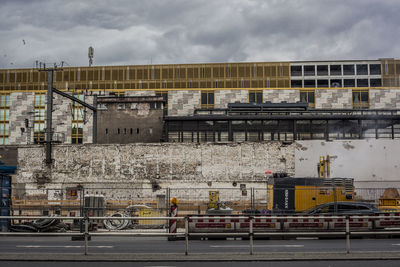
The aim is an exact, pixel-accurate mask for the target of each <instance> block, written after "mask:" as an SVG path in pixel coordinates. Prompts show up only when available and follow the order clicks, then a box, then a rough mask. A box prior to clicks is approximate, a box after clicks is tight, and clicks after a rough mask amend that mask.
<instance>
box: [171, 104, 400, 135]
mask: <svg viewBox="0 0 400 267" xmlns="http://www.w3.org/2000/svg"><path fill="white" fill-rule="evenodd" d="M219 111H221V110H219ZM213 114H215V113H213V111H211V112H210V113H209V114H206V115H200V114H197V115H195V116H168V117H165V118H164V120H165V123H166V127H165V129H167V133H166V134H167V136H165V137H164V140H168V141H176V142H204V141H206V142H215V141H263V140H281V141H294V140H311V139H317V140H334V139H365V138H376V139H378V138H389V139H397V138H400V110H348V109H346V110H312V111H310V110H308V111H293V110H286V111H283V110H279V111H277V110H269V111H268V112H265V111H260V112H254V111H253V110H241V111H240V112H239V113H236V112H235V113H226V114H215V115H213Z"/></svg>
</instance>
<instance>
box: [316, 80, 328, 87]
mask: <svg viewBox="0 0 400 267" xmlns="http://www.w3.org/2000/svg"><path fill="white" fill-rule="evenodd" d="M317 86H318V87H329V82H328V80H317Z"/></svg>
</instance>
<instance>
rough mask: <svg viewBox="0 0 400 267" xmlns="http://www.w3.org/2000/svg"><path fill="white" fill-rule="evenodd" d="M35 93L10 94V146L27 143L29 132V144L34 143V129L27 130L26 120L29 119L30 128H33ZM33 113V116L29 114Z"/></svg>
mask: <svg viewBox="0 0 400 267" xmlns="http://www.w3.org/2000/svg"><path fill="white" fill-rule="evenodd" d="M34 99H35V94H34V93H11V94H10V117H9V121H10V124H9V139H8V142H9V144H10V145H14V144H15V145H19V144H26V143H27V134H28V133H27V132H28V131H29V130H31V133H30V134H28V136H30V138H29V139H30V140H29V143H31V142H32V141H33V129H29V130H28V129H25V131H24V133H22V132H21V128H25V119H29V126H30V127H32V126H33V119H34V114H33V112H34V107H33V104H34ZM29 113H31V114H29Z"/></svg>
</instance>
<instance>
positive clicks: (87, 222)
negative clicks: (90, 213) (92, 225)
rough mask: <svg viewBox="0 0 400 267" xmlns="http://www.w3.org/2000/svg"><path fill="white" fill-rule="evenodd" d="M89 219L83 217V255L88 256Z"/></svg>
mask: <svg viewBox="0 0 400 267" xmlns="http://www.w3.org/2000/svg"><path fill="white" fill-rule="evenodd" d="M88 239H89V217H87V216H85V255H87V254H88V247H89V246H88Z"/></svg>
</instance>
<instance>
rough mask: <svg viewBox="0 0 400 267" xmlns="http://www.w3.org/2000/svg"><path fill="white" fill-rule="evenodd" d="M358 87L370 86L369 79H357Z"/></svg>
mask: <svg viewBox="0 0 400 267" xmlns="http://www.w3.org/2000/svg"><path fill="white" fill-rule="evenodd" d="M357 87H368V79H357Z"/></svg>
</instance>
